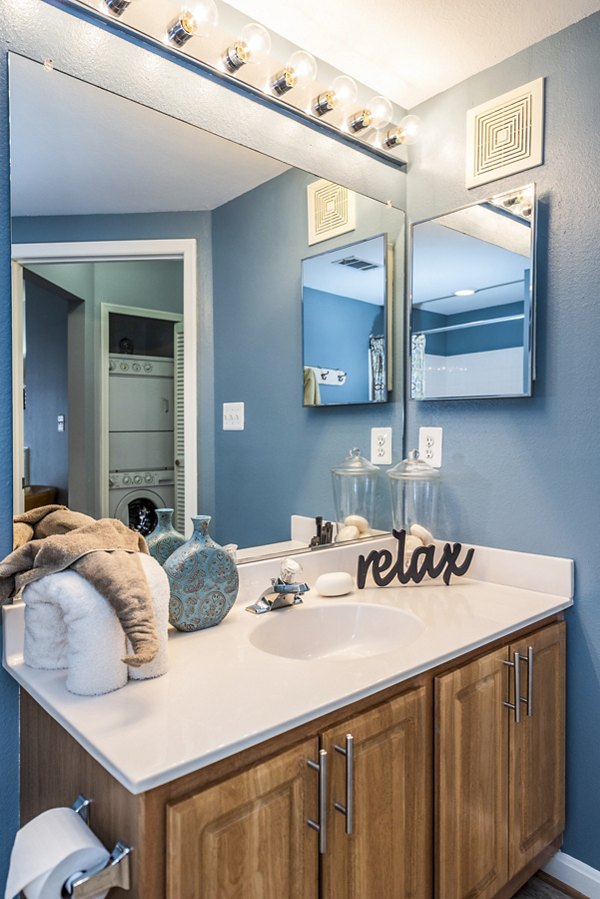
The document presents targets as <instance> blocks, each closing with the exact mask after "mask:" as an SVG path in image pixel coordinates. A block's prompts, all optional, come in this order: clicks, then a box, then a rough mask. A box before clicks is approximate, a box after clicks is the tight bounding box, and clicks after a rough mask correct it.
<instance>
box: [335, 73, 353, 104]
mask: <svg viewBox="0 0 600 899" xmlns="http://www.w3.org/2000/svg"><path fill="white" fill-rule="evenodd" d="M331 94H332V100H333V104H334V106H335V108H336V109H339V110H341V111H342V112H344V111H345V110H347V109H349V107H350V106H353V105H354V104H355V103H356V98H357V97H358V88H357V86H356V82H355V81H354V79H353V78H350V76H349V75H338V76H337V78H334V79H333V81H332V82H331Z"/></svg>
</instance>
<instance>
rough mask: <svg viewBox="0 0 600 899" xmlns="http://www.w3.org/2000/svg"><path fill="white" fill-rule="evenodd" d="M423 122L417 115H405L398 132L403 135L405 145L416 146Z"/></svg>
mask: <svg viewBox="0 0 600 899" xmlns="http://www.w3.org/2000/svg"><path fill="white" fill-rule="evenodd" d="M422 124H423V123H422V122H421V119H420V118H419V116H417V115H405V116H404V118H403V119H401V121H400V124H399V125H398V130H399V131H400V132H401V134H402V143H403V144H414V143H416V142H417V140H418V139H419V133H420V131H421V127H422Z"/></svg>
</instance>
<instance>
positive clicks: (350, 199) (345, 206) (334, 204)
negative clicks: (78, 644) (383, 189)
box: [306, 179, 356, 245]
mask: <svg viewBox="0 0 600 899" xmlns="http://www.w3.org/2000/svg"><path fill="white" fill-rule="evenodd" d="M306 190H307V198H308V243H309V245H310V244H314V243H319V242H320V241H322V240H328V239H329V238H331V237H336V236H337V235H338V234H346V233H347V232H348V231H353V230H354V229H355V228H356V211H355V197H354V193H353V192H352V191H351V190H348V188H346V187H342V186H341V185H340V184H334V183H333V182H332V181H325V180H324V179H320V180H319V181H314V182H313V183H312V184H309V185H308V186H307V188H306Z"/></svg>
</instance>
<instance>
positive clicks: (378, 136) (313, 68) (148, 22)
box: [61, 0, 420, 169]
mask: <svg viewBox="0 0 600 899" xmlns="http://www.w3.org/2000/svg"><path fill="white" fill-rule="evenodd" d="M61 2H62V3H64V5H65V6H67V7H69V6H72V7H75V8H77V7H81V6H84V7H86V8H87V10H88V11H91V15H92V16H94V17H98V16H99V15H101V16H106V15H110V16H111V18H112V19H113V20H114V26H115V27H116V28H117V29H124V30H128V31H133V32H135V33H137V34H141V35H143V36H144V38H145V39H146V40H149V41H150V42H151V43H153V44H155V45H159V46H161V47H162V48H164V46H165V44H166V45H167V46H169V47H170V48H171V51H172V52H175V53H179V52H181V53H183V55H185V56H186V58H187V60H188V62H190V63H191V64H193V65H194V66H197V67H198V68H199V69H200V70H201V71H203V72H205V73H208V74H210V75H211V76H213V77H216V78H218V79H220V80H221V81H224V82H226V83H230V84H231V82H233V81H235V82H236V84H237V85H239V89H240V90H242V91H243V92H245V93H247V94H248V95H249V96H251V97H253V98H254V99H258V100H259V101H263V100H268V101H269V102H270V103H271V104H272V105H273V106H275V107H276V108H277V107H278V108H279V109H280V110H281V109H282V108H283V107H285V109H286V111H287V112H288V113H289V114H290V115H292V116H294V117H296V118H297V119H298V120H299V121H301V122H303V123H304V124H306V125H309V126H312V127H313V128H314V127H315V126H319V128H320V130H322V131H325V132H326V133H328V134H329V135H330V136H332V137H334V138H336V139H337V140H339V141H341V142H344V143H348V144H350V145H352V146H353V147H354V148H355V149H358V150H362V151H363V152H365V153H368V154H369V155H372V156H375V157H377V158H378V159H380V160H382V161H384V162H389V163H391V164H393V165H395V166H398V167H400V168H403V169H406V161H405V159H403V158H402V155H396V154H394V153H393V152H391V151H393V150H394V149H395V148H396V147H399V146H402V145H404V144H411V143H414V137H415V135H416V133H417V130H418V126H419V124H420V123H419V119H417V117H416V116H411V115H408V116H405V117H404V118H403V119H402V120H401V122H400V124H399V125H390V123H391V122H392V118H393V106H392V104H391V102H390V101H389V100H388V99H387V98H386V97H382V96H377V97H373V98H372V100H371V101H370V102H369V103H367V104H365V106H363V107H362V108H361V107H360V106H359V100H358V95H359V90H358V87H357V84H356V82H355V81H354V80H353V79H352V78H350V76H349V75H342V74H340V75H338V76H337V77H335V78H334V79H333V80H332V82H331V84H330V86H329V87H328V88H326V89H325V90H323V89H322V88H320V90H321V92H320V93H318V94H317V96H316V97H314V98H313V99H312V102H311V103H310V104H309V105H308V106H307V105H305V100H306V99H307V98H306V97H305V96H304V95H303V93H302V91H303V90H306V89H307V88H309V87H310V85H311V84H312V83H313V82H314V81H316V78H317V62H316V60H315V58H314V56H312V54H311V53H309V52H308V51H306V50H301V49H298V50H295V51H294V52H293V53H291V55H290V57H289V58H288V60H287V62H286V63H285V65H284V66H283V68H280V69H278V70H275V74H273V69H274V66H273V69H272V70H271V75H270V77H267V78H266V80H264V81H261V84H260V85H258V84H257V83H253V82H257V81H259V80H261V79H262V72H261V71H260V69H259V70H258V73H257V75H256V77H255V76H254V75H252V76H248V78H244V77H242V78H239V79H238V77H237V76H238V73H239V71H240V69H242V68H243V66H245V65H246V64H247V63H254V64H256V65H258V66H260V64H261V63H263V62H265V61H266V59H267V57H268V55H269V53H270V51H271V37H270V35H269V32H268V31H267V30H266V28H264V27H263V26H262V25H259V24H258V23H257V22H248V23H247V24H246V25H245V26H244V27H243V28H242V29H241V31H240V32H239V35H238V36H237V37H236V38H235V39H234V40H232V42H231V43H230V44H229V45H228V46H227V47H226V49H225V50H224V51H221V50H219V49H218V48H215V47H214V46H211V42H210V41H207V42H206V46H205V50H204V51H202V50H200V51H199V50H198V48H202V44H201V42H198V44H196V42H194V43H193V45H192V50H191V51H189V50H188V49H187V44H188V42H189V41H190V40H191V39H192V38H193V37H195V36H197V37H201V38H209V37H210V36H211V34H213V32H214V33H215V34H216V30H217V24H218V19H219V14H218V9H217V2H218V0H217V2H215V0H178V2H179V3H181V6H180V7H179V10H180V11H179V13H178V14H177V16H176V17H175V18H174V19H172V20H171V21H170V23H169V24H168V25H167V27H166V30H165V31H162V32H161V33H160V34H157V27H156V25H155V21H156V18H157V15H156V14H157V8H158V7H159V5H160V4H161V3H162V0H144V2H143V3H139V2H138V0H61ZM172 2H177V0H172ZM130 6H131V7H132V8H134V9H135V12H134V13H133V14H132V15H131V16H128V15H125V16H123V13H126V11H127V10H128V9H129V7H130ZM155 7H156V8H155ZM171 9H173V6H171ZM175 9H177V6H175ZM165 18H166V17H165ZM128 19H130V20H131V21H130V22H128V21H127V20H128ZM139 23H142V24H141V25H140V24H139ZM215 43H216V37H215V35H213V40H212V44H213V45H214V44H215ZM215 49H216V56H217V59H218V62H212V61H209V59H208V58H206V57H209V58H211V57H213V55H214V52H215ZM201 53H203V55H204V58H203V56H202V55H201ZM219 57H220V58H219ZM236 89H237V88H236ZM294 89H297V92H293V93H292V98H291V100H290V99H288V96H287V95H288V94H289V93H290V92H291V91H294ZM315 93H316V91H315ZM353 110H354V112H353ZM386 129H387V130H386Z"/></svg>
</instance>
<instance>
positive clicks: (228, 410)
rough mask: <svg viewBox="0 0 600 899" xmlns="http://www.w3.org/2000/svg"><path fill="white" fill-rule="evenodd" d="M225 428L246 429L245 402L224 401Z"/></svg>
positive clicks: (233, 429) (228, 429)
mask: <svg viewBox="0 0 600 899" xmlns="http://www.w3.org/2000/svg"><path fill="white" fill-rule="evenodd" d="M223 430H224V431H243V430H244V404H243V403H223Z"/></svg>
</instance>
